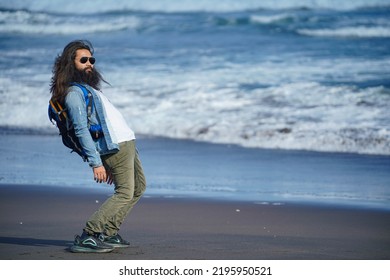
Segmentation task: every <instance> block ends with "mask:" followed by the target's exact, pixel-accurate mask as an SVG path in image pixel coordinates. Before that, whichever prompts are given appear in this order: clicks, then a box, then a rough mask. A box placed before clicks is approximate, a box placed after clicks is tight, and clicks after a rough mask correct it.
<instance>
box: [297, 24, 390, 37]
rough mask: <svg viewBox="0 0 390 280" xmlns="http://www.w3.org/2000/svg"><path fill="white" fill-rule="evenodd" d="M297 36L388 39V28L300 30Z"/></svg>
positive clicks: (389, 32)
mask: <svg viewBox="0 0 390 280" xmlns="http://www.w3.org/2000/svg"><path fill="white" fill-rule="evenodd" d="M297 32H298V33H299V34H302V35H306V36H318V37H357V38H389V37H390V26H375V27H367V26H354V27H343V28H336V29H328V28H325V29H300V30H298V31H297Z"/></svg>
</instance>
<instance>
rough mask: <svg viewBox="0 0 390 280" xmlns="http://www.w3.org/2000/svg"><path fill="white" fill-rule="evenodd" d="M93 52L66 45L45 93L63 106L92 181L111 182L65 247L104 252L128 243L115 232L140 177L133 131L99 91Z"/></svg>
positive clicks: (139, 191)
mask: <svg viewBox="0 0 390 280" xmlns="http://www.w3.org/2000/svg"><path fill="white" fill-rule="evenodd" d="M93 52H94V50H93V47H92V44H91V43H90V42H89V41H86V40H76V41H72V42H70V43H69V44H68V45H66V46H65V48H64V50H63V52H62V54H61V55H59V56H58V57H57V58H56V60H55V63H54V67H53V76H52V79H51V88H50V91H51V94H52V100H53V101H57V102H59V103H60V104H61V105H63V107H65V108H66V110H67V115H68V118H69V120H70V122H71V123H72V125H73V127H74V130H75V134H76V136H77V138H78V140H79V142H80V144H81V146H82V148H83V150H84V153H85V154H86V157H87V161H88V163H89V165H90V167H91V169H92V172H93V176H94V180H95V181H96V182H98V183H109V184H111V183H114V185H115V188H114V193H113V194H112V196H111V197H109V198H108V199H107V200H106V201H105V202H104V203H103V204H102V206H101V207H100V208H99V209H98V210H97V211H96V212H95V213H94V214H93V215H92V216H91V217H90V218H89V219H88V220H87V222H86V225H85V227H84V229H83V232H82V234H81V235H76V237H75V240H74V244H73V246H72V247H71V248H70V250H71V251H72V252H86V253H89V252H96V253H105V252H111V251H112V250H113V249H114V248H117V247H129V245H130V243H129V242H128V241H126V240H124V239H123V238H122V237H121V236H120V235H119V234H118V231H119V229H120V226H121V224H122V223H123V221H124V220H125V218H126V217H127V215H128V214H129V212H130V211H131V209H132V208H133V206H134V205H135V204H136V203H137V202H138V201H139V199H140V198H141V196H142V195H143V193H144V192H145V189H146V181H145V176H144V172H143V169H142V165H141V162H140V160H139V157H138V152H137V150H136V144H135V135H134V132H133V131H132V130H131V128H130V127H129V126H128V125H127V123H126V121H125V119H124V118H123V116H122V114H121V113H120V112H119V111H118V110H117V109H116V108H115V107H114V105H113V104H112V103H111V102H110V101H109V100H108V99H107V97H106V96H104V95H103V93H102V91H101V83H102V82H106V81H105V80H104V79H103V77H102V75H101V74H100V73H99V72H98V71H97V70H96V69H95V67H94V66H95V62H96V59H95V58H94V57H93V56H92V55H93ZM75 83H76V84H79V85H81V86H82V87H84V88H85V89H86V90H87V91H89V92H90V93H91V94H92V99H93V108H92V110H91V112H90V115H88V113H87V106H86V101H85V97H84V93H83V91H82V89H81V88H80V87H79V86H77V85H75ZM106 83H107V82H106ZM91 127H99V130H95V131H91Z"/></svg>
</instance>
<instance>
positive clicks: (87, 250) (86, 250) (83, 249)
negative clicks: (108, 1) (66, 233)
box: [70, 245, 114, 253]
mask: <svg viewBox="0 0 390 280" xmlns="http://www.w3.org/2000/svg"><path fill="white" fill-rule="evenodd" d="M113 250H114V248H106V249H103V248H100V249H92V248H86V247H80V246H77V245H73V246H72V247H70V251H71V252H72V253H110V252H112V251H113Z"/></svg>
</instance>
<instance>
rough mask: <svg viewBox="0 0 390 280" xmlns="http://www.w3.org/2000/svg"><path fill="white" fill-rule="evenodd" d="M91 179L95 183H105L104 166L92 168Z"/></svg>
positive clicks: (105, 173)
mask: <svg viewBox="0 0 390 280" xmlns="http://www.w3.org/2000/svg"><path fill="white" fill-rule="evenodd" d="M93 179H94V180H95V181H96V183H105V182H107V172H106V169H105V168H104V166H98V167H94V168H93Z"/></svg>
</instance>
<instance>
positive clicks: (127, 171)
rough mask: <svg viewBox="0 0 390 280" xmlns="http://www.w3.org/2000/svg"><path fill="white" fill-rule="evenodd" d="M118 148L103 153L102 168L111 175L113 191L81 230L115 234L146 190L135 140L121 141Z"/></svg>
mask: <svg viewBox="0 0 390 280" xmlns="http://www.w3.org/2000/svg"><path fill="white" fill-rule="evenodd" d="M119 147H120V150H119V152H117V153H115V154H109V155H104V156H102V161H103V164H104V167H105V168H106V170H108V171H110V172H111V173H112V175H113V178H114V184H115V193H114V194H113V195H112V196H111V197H110V198H108V199H107V200H106V201H105V202H104V203H103V205H102V206H101V207H100V208H99V209H98V210H97V211H96V212H95V213H94V214H93V215H92V216H91V217H90V218H89V220H88V221H87V223H86V227H85V228H84V230H85V231H86V232H87V233H89V234H94V233H104V234H105V235H108V236H112V235H115V234H116V233H117V232H118V231H119V229H120V226H121V224H122V223H123V221H124V220H125V218H126V216H127V215H128V214H129V212H130V211H131V209H132V208H133V206H134V205H135V204H136V203H137V202H138V200H139V199H140V198H141V196H142V194H143V193H144V192H145V189H146V181H145V176H144V172H143V170H142V165H141V162H140V160H139V158H138V153H137V150H136V148H135V141H128V142H123V143H120V144H119Z"/></svg>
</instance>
